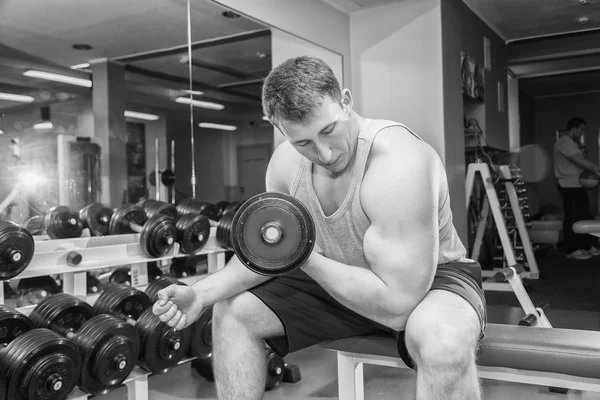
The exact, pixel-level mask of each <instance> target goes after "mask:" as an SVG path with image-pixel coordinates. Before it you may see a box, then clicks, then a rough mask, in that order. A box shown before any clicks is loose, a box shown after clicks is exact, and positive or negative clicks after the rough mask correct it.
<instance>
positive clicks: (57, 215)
mask: <svg viewBox="0 0 600 400" xmlns="http://www.w3.org/2000/svg"><path fill="white" fill-rule="evenodd" d="M44 222H45V224H46V233H48V236H50V238H51V239H68V238H78V237H81V233H82V232H83V223H82V222H81V219H79V213H77V212H75V211H73V210H70V209H69V208H68V207H65V206H58V207H54V208H51V209H50V210H49V211H48V213H47V214H46V218H45V220H44Z"/></svg>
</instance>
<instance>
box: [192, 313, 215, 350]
mask: <svg viewBox="0 0 600 400" xmlns="http://www.w3.org/2000/svg"><path fill="white" fill-rule="evenodd" d="M212 314H213V308H212V306H210V307H207V308H206V309H204V311H202V314H201V315H200V318H198V320H197V321H196V322H195V323H194V324H193V325H192V328H193V332H192V343H191V344H190V351H189V352H190V355H192V356H194V357H198V358H206V357H209V356H210V354H211V353H212Z"/></svg>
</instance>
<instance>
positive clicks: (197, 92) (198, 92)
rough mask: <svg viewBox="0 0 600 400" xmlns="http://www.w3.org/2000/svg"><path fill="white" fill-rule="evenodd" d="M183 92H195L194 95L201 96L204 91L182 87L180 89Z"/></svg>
mask: <svg viewBox="0 0 600 400" xmlns="http://www.w3.org/2000/svg"><path fill="white" fill-rule="evenodd" d="M182 92H183V93H187V94H195V95H196V96H202V95H203V94H204V92H201V91H199V90H187V89H184V90H182Z"/></svg>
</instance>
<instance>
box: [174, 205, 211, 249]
mask: <svg viewBox="0 0 600 400" xmlns="http://www.w3.org/2000/svg"><path fill="white" fill-rule="evenodd" d="M176 227H177V242H178V243H179V245H180V250H181V252H183V253H185V254H195V253H197V252H199V251H200V250H202V249H203V248H204V246H205V245H206V242H208V237H209V236H210V221H209V220H208V218H206V217H205V216H204V215H200V214H186V215H184V216H183V217H181V218H180V219H179V220H178V221H177V223H176Z"/></svg>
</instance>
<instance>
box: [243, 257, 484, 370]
mask: <svg viewBox="0 0 600 400" xmlns="http://www.w3.org/2000/svg"><path fill="white" fill-rule="evenodd" d="M434 289H437V290H447V291H450V292H452V293H456V294H458V295H459V296H461V297H462V298H464V299H465V300H466V301H467V302H469V304H471V306H473V309H474V310H475V312H476V313H477V315H478V316H479V321H480V322H481V336H480V338H483V335H484V332H485V328H486V325H487V313H486V304H485V295H484V292H483V286H482V279H481V266H480V265H479V263H476V262H469V263H463V262H451V263H448V264H442V265H439V266H438V269H437V272H436V275H435V278H434V280H433V284H432V286H431V289H430V290H434ZM250 292H251V293H253V294H254V295H255V296H256V297H258V298H259V299H260V300H261V301H262V302H263V303H265V304H266V305H267V307H269V308H270V309H271V310H272V311H273V312H274V313H275V314H276V315H277V316H278V317H279V319H280V320H281V323H282V325H283V327H284V330H285V335H284V336H281V337H274V338H270V339H268V340H266V342H267V344H268V345H269V346H270V347H271V348H272V349H273V350H274V351H275V352H276V353H277V354H279V355H280V356H282V357H284V356H285V355H287V354H288V353H293V352H295V351H298V350H301V349H304V348H307V347H310V346H313V345H316V344H319V343H322V342H325V341H328V340H335V339H342V338H345V337H350V336H359V335H365V334H369V333H374V332H378V331H387V332H391V330H390V329H389V328H387V327H385V326H383V325H380V324H378V323H376V322H374V321H371V320H370V319H367V318H365V317H363V316H362V315H360V314H357V313H355V312H354V311H352V310H349V309H348V308H346V307H345V306H343V305H342V304H340V303H339V302H338V301H337V300H335V299H334V298H333V297H331V295H329V293H327V292H326V291H325V289H323V288H322V287H321V286H320V285H319V284H318V283H317V282H316V281H315V280H313V279H312V278H311V277H309V276H308V275H307V274H306V273H304V272H303V271H302V270H300V269H298V270H296V271H294V272H292V273H291V274H288V275H286V276H282V277H277V278H274V279H271V280H270V281H267V282H265V283H263V284H262V285H259V286H257V287H255V288H253V289H251V290H250ZM394 333H395V335H396V337H397V338H398V353H399V354H400V356H401V357H402V359H403V360H404V362H405V363H406V365H407V366H409V367H411V368H414V367H415V365H414V362H413V360H412V359H411V357H410V355H409V354H408V349H407V348H406V344H405V341H404V332H403V331H402V332H394Z"/></svg>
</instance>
